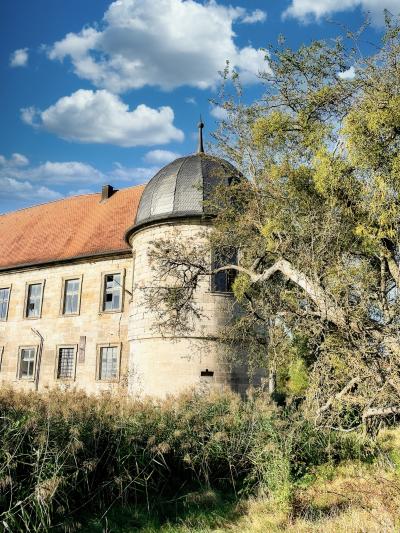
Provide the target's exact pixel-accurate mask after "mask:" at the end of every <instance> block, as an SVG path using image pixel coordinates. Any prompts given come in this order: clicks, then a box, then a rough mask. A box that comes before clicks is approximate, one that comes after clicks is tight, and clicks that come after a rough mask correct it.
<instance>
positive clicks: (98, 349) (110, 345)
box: [96, 342, 122, 383]
mask: <svg viewBox="0 0 400 533" xmlns="http://www.w3.org/2000/svg"><path fill="white" fill-rule="evenodd" d="M102 348H117V373H116V377H115V378H111V379H101V371H100V364H101V349H102ZM121 355H122V343H121V342H104V343H101V344H97V346H96V381H97V382H99V383H118V382H119V381H120V368H121Z"/></svg>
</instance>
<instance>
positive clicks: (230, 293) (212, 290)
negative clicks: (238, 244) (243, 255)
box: [209, 249, 239, 297]
mask: <svg viewBox="0 0 400 533" xmlns="http://www.w3.org/2000/svg"><path fill="white" fill-rule="evenodd" d="M234 253H235V255H236V257H235V262H236V264H238V262H239V261H238V259H239V258H238V255H239V254H238V250H237V249H234ZM214 254H215V251H214V249H212V250H211V254H210V263H211V270H213V269H214V268H219V267H216V266H214V260H215V259H214ZM232 264H234V262H232ZM229 272H235V274H234V277H233V281H232V283H231V286H232V284H233V282H234V280H235V278H236V276H237V274H238V272H237V271H236V270H233V269H231V270H226V271H224V272H223V273H224V274H225V275H226V277H227V290H225V291H218V290H216V289H215V281H214V276H216V275H217V274H211V276H210V285H209V290H210V293H211V294H218V295H222V296H223V295H225V296H230V297H232V296H233V291H232V289H229V288H228V286H229V280H228V276H229Z"/></svg>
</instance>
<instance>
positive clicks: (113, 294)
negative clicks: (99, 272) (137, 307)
mask: <svg viewBox="0 0 400 533" xmlns="http://www.w3.org/2000/svg"><path fill="white" fill-rule="evenodd" d="M121 307H122V285H121V274H119V273H118V274H105V276H104V285H103V311H120V310H121Z"/></svg>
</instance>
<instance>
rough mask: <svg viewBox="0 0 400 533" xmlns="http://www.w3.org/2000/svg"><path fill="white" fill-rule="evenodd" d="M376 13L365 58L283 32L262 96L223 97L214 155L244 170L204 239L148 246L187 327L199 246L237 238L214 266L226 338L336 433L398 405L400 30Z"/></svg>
mask: <svg viewBox="0 0 400 533" xmlns="http://www.w3.org/2000/svg"><path fill="white" fill-rule="evenodd" d="M386 22H387V28H386V33H385V36H384V38H383V40H382V43H381V46H380V47H379V49H378V51H377V52H376V53H375V54H374V55H372V56H369V57H366V58H365V57H363V56H362V55H361V54H360V53H359V52H358V47H357V36H354V35H353V36H351V37H352V38H354V43H355V44H354V46H353V47H351V48H349V47H348V46H345V44H344V41H343V40H342V39H337V40H336V41H335V42H329V43H327V42H323V41H316V42H313V43H312V44H311V45H309V46H302V47H300V48H299V49H298V50H291V49H289V48H287V47H286V45H285V43H284V41H283V40H281V42H280V43H279V45H278V46H277V47H276V48H274V49H271V50H270V52H269V55H267V57H266V60H267V62H268V68H266V71H265V72H264V73H262V74H261V78H262V81H263V83H264V94H263V95H262V97H261V98H260V99H259V100H258V101H256V102H253V103H251V104H250V105H246V104H245V103H243V102H242V99H241V94H240V91H239V93H238V94H237V95H231V96H229V95H228V96H226V95H224V94H223V95H222V98H223V100H222V101H221V102H219V104H220V105H222V106H223V107H224V108H225V109H226V110H227V113H228V118H227V119H226V120H224V121H223V122H222V123H221V125H220V128H219V130H218V131H217V132H216V133H215V138H216V140H217V142H218V151H219V153H220V154H222V155H224V156H225V157H228V158H229V159H230V160H231V161H233V162H234V163H235V164H236V166H237V167H238V168H239V169H240V170H241V172H242V174H243V175H244V176H245V177H246V179H242V180H240V181H238V182H236V183H233V184H231V186H230V187H222V186H221V187H220V189H219V190H218V193H217V194H216V196H215V199H214V202H213V203H214V206H213V207H214V210H215V213H216V218H215V223H214V226H213V231H212V234H211V237H210V242H209V244H208V250H204V249H201V248H202V247H201V246H199V245H196V246H193V247H189V248H188V247H187V246H185V245H183V244H182V243H179V242H178V241H176V242H172V241H171V240H168V242H163V241H158V242H157V243H154V248H153V251H152V258H153V261H154V265H155V268H157V269H158V271H159V272H161V274H162V275H163V273H165V272H168V274H169V276H171V275H172V276H173V277H174V280H175V283H174V287H173V289H170V290H169V289H168V288H164V289H163V293H162V294H161V293H160V292H159V291H158V292H157V293H156V294H155V293H153V294H152V304H153V305H154V304H155V302H158V303H157V305H158V304H159V303H160V302H162V303H163V309H164V311H165V310H167V311H168V312H169V313H170V316H172V317H173V318H172V319H171V320H170V321H168V326H169V327H173V326H174V324H175V326H178V327H184V324H187V321H188V320H189V317H190V316H191V315H193V314H196V306H195V301H194V295H195V292H196V288H197V285H198V283H199V281H200V280H201V278H202V277H204V276H210V275H212V273H213V272H212V271H211V269H210V264H209V261H208V259H207V258H208V257H209V248H212V247H214V248H215V249H220V250H221V249H222V250H224V249H231V248H235V249H237V250H238V251H239V261H238V264H237V265H227V264H225V265H224V266H223V267H222V268H223V269H229V270H235V271H236V272H237V277H236V280H235V282H234V287H233V290H234V295H235V297H236V299H237V300H238V301H239V302H240V303H241V307H242V310H243V312H242V314H241V315H240V316H239V317H236V318H235V320H234V321H233V322H232V324H230V325H229V327H228V328H227V330H226V332H225V340H226V342H227V343H228V344H229V343H233V344H235V343H237V342H239V341H240V342H242V341H245V342H246V345H247V346H248V350H247V357H248V358H249V359H248V360H249V364H250V366H252V367H253V368H255V367H257V366H259V365H266V366H267V367H268V368H269V370H270V372H271V373H272V374H273V380H276V381H277V387H278V389H277V391H276V392H279V393H281V394H284V395H285V397H286V401H287V402H290V401H292V400H296V404H298V403H299V402H298V400H302V401H301V405H302V408H303V409H304V413H305V414H307V415H308V416H310V417H312V418H313V419H314V421H315V423H316V424H319V425H327V426H333V427H337V428H340V429H352V428H355V427H357V426H358V425H359V424H360V423H361V422H362V421H367V420H374V419H376V417H381V416H386V415H392V414H398V413H400V343H399V316H400V315H399V311H400V305H399V304H400V302H399V297H398V285H399V277H400V270H399V264H400V250H399V222H400V150H399V149H400V27H399V25H398V23H397V21H395V20H394V19H393V18H391V17H390V16H389V15H387V17H386ZM350 67H352V68H354V73H355V74H354V77H352V78H351V77H349V76H346V75H342V74H341V73H343V72H345V71H347V70H348V69H349V68H350ZM225 74H226V73H225ZM234 77H235V76H234ZM234 81H237V80H234ZM183 267H184V268H183ZM178 317H179V319H178ZM230 353H231V354H233V353H235V351H234V350H231V351H230ZM272 388H273V387H271V389H272Z"/></svg>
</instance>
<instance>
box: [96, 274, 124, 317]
mask: <svg viewBox="0 0 400 533" xmlns="http://www.w3.org/2000/svg"><path fill="white" fill-rule="evenodd" d="M125 272H126V271H125V269H124V268H123V269H119V270H118V269H116V270H110V271H109V272H103V273H102V274H101V291H100V309H99V311H100V313H122V312H123V309H124V300H125ZM116 274H119V275H120V276H121V287H120V288H121V298H120V305H119V308H118V309H105V301H104V298H105V294H106V276H115V275H116Z"/></svg>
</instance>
